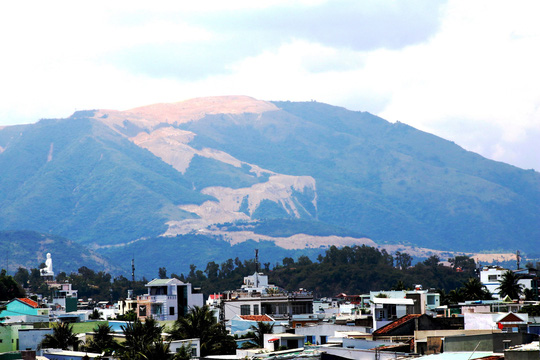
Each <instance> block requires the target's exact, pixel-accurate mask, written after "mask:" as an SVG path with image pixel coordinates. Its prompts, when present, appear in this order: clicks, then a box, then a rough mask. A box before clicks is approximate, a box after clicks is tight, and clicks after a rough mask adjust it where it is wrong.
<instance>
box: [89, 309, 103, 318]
mask: <svg viewBox="0 0 540 360" xmlns="http://www.w3.org/2000/svg"><path fill="white" fill-rule="evenodd" d="M88 318H89V319H90V320H99V319H101V313H100V312H99V310H98V309H94V310H93V311H92V313H91V314H90V315H88Z"/></svg>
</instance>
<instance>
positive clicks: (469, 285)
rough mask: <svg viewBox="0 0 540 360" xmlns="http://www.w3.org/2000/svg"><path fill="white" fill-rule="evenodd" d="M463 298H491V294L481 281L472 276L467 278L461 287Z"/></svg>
mask: <svg viewBox="0 0 540 360" xmlns="http://www.w3.org/2000/svg"><path fill="white" fill-rule="evenodd" d="M461 293H462V296H463V300H491V299H492V297H491V294H490V292H489V290H488V289H487V288H486V286H485V285H484V284H482V282H481V281H480V280H479V279H478V278H476V277H472V278H469V280H467V281H466V282H465V283H464V284H463V287H462V292H461Z"/></svg>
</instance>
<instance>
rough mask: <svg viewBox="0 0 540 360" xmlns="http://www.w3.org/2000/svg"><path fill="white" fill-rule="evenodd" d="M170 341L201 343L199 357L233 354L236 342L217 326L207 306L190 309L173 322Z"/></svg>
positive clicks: (223, 329) (222, 328)
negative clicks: (198, 340)
mask: <svg viewBox="0 0 540 360" xmlns="http://www.w3.org/2000/svg"><path fill="white" fill-rule="evenodd" d="M170 334H171V338H172V339H179V340H182V339H193V338H199V339H200V341H201V356H206V355H215V354H234V353H235V351H236V342H235V341H234V339H233V337H232V336H230V335H228V334H227V331H226V330H225V327H224V326H223V325H221V324H219V323H218V322H217V320H216V318H215V317H214V315H213V314H212V311H211V310H210V308H209V307H208V305H204V306H202V307H199V306H194V307H192V308H191V309H190V310H189V312H188V313H187V315H186V316H185V317H181V318H179V319H178V320H176V321H175V323H174V325H173V328H172V330H171V331H170Z"/></svg>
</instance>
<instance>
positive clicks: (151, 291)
mask: <svg viewBox="0 0 540 360" xmlns="http://www.w3.org/2000/svg"><path fill="white" fill-rule="evenodd" d="M146 287H147V288H148V294H146V295H141V296H137V317H138V318H139V319H145V318H147V317H152V318H154V319H156V320H177V319H178V317H179V316H185V315H186V314H187V313H188V311H189V308H191V307H193V306H203V304H204V301H203V294H201V293H198V292H195V291H194V289H193V288H192V287H191V284H190V283H184V282H182V281H180V280H178V279H154V280H152V281H150V282H149V283H148V284H146Z"/></svg>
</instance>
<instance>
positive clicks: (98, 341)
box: [85, 323, 119, 355]
mask: <svg viewBox="0 0 540 360" xmlns="http://www.w3.org/2000/svg"><path fill="white" fill-rule="evenodd" d="M118 348H119V345H118V343H117V342H116V341H115V340H114V339H113V336H112V328H111V327H110V326H109V325H107V324H105V323H104V324H99V325H98V326H97V327H96V328H94V337H93V338H92V339H90V340H89V341H88V342H87V344H86V346H85V350H86V351H90V352H94V353H99V354H101V353H105V355H111V354H112V353H113V352H114V351H115V350H117V349H118Z"/></svg>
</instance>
